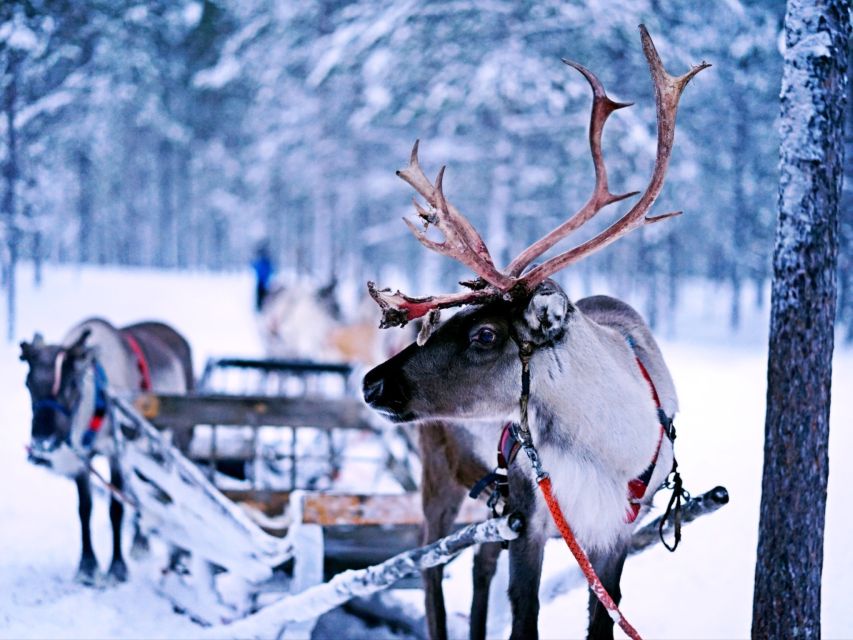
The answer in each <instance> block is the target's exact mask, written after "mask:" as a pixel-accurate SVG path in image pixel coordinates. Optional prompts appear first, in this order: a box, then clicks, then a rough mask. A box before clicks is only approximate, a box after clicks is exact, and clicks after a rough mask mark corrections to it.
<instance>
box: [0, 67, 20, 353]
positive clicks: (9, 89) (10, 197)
mask: <svg viewBox="0 0 853 640" xmlns="http://www.w3.org/2000/svg"><path fill="white" fill-rule="evenodd" d="M18 55H19V54H18V53H17V52H16V51H11V52H10V53H9V66H8V74H9V80H8V84H7V85H6V91H5V92H4V93H5V95H4V100H3V111H4V112H5V114H6V166H5V167H4V168H3V174H4V177H5V178H6V192H5V194H4V196H3V212H4V213H5V214H6V242H7V243H8V248H9V252H8V253H9V255H8V260H9V262H8V264H7V266H6V283H5V284H6V312H7V313H6V339H7V340H8V341H9V342H11V341H12V340H14V339H15V302H16V291H15V267H16V266H17V264H16V263H17V251H18V227H17V221H16V220H15V205H16V203H15V188H16V186H17V180H18V141H17V131H16V130H15V107H16V104H15V103H16V101H17V98H18V95H17V93H18V64H19V63H20V59H19V57H18Z"/></svg>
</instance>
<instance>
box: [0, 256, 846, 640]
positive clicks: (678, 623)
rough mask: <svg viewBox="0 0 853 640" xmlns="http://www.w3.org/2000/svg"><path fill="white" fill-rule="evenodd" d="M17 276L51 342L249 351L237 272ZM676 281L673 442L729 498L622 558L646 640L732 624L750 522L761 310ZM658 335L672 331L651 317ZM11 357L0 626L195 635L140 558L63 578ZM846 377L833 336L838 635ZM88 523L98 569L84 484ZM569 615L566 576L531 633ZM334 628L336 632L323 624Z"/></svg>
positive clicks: (831, 580) (61, 544)
mask: <svg viewBox="0 0 853 640" xmlns="http://www.w3.org/2000/svg"><path fill="white" fill-rule="evenodd" d="M19 277H20V282H19V286H20V290H21V299H20V309H19V311H20V317H19V325H18V326H19V330H18V336H19V339H24V338H26V339H30V338H31V337H32V334H33V332H34V331H35V330H39V331H41V332H43V333H44V335H45V337H46V338H47V339H48V340H58V339H59V338H60V337H61V336H62V335H63V333H64V332H65V331H66V330H67V329H68V328H69V327H70V326H71V325H72V324H73V323H75V322H76V321H78V320H80V319H82V318H83V317H84V316H87V315H92V314H101V315H104V316H105V317H107V318H108V319H110V320H111V321H113V322H115V323H116V324H124V323H129V322H132V321H136V320H142V319H146V318H158V319H163V320H165V321H167V322H171V323H173V324H174V325H175V326H176V327H177V328H178V329H179V330H181V331H182V332H184V333H185V334H186V335H187V336H188V337H189V339H190V342H191V343H192V345H193V348H194V350H195V357H196V364H197V365H198V366H200V365H201V364H202V363H203V361H204V359H205V358H206V357H207V356H208V355H220V354H242V355H258V354H259V353H260V344H259V342H258V340H257V337H256V332H255V326H254V321H253V317H252V313H251V295H252V286H251V279H250V276H249V275H248V274H246V273H240V274H233V275H209V274H197V273H189V274H175V273H160V272H154V271H143V270H114V269H113V270H97V269H69V268H50V269H48V270H47V271H46V274H45V283H44V285H43V287H42V288H41V289H38V290H34V289H33V287H32V285H31V280H32V276H31V274H30V273H29V272H28V271H27V270H26V269H25V270H23V273H22V274H21V275H20V276H19ZM600 290H601V291H602V292H606V291H605V288H601V289H600ZM687 293H688V294H689V295H686V296H685V303H684V310H683V311H680V312H679V314H678V316H677V318H676V322H675V328H676V329H677V331H676V332H675V333H674V335H676V336H677V338H676V339H673V340H663V341H662V348H663V351H664V355H665V356H666V358H667V362H668V363H669V366H670V368H671V370H672V372H673V376H674V378H675V381H676V385H677V387H678V391H679V395H680V399H681V412H680V414H679V416H678V417H677V420H676V424H677V426H678V433H679V437H678V440H677V442H676V447H677V454H678V458H679V463H680V467H681V469H682V472H683V475H684V479H685V483H686V485H687V487H688V488H689V489H691V490H693V491H694V492H700V491H704V490H707V489H710V488H711V487H713V486H714V485H716V484H722V485H725V486H726V487H727V488H728V489H729V492H730V494H731V503H730V504H729V505H727V506H726V507H724V508H723V509H722V510H721V511H720V512H718V513H717V514H714V515H712V516H708V517H707V518H704V519H701V520H700V521H698V522H696V523H693V524H691V525H689V526H688V527H686V529H685V531H684V541H683V542H682V546H681V547H680V548H679V550H678V551H677V552H676V553H675V554H670V553H668V552H667V551H666V550H664V549H663V548H656V549H654V550H652V551H648V552H646V553H644V554H642V555H640V556H638V557H634V558H632V559H631V560H629V561H628V563H627V565H626V569H625V574H624V579H623V584H622V588H623V605H622V611H623V613H624V614H625V615H626V617H627V618H628V619H629V620H630V621H631V623H632V624H633V625H634V626H635V627H636V628H637V629H638V630H639V631H640V632H641V634H644V635H645V636H646V637H649V638H745V637H748V635H749V624H750V613H751V599H752V582H753V570H754V555H755V547H756V539H757V525H758V505H759V493H760V481H761V459H762V439H763V424H764V400H765V365H766V326H767V319H766V317H765V316H764V315H762V314H761V313H759V312H756V311H753V310H751V309H749V308H745V309H744V311H745V315H746V316H747V317H746V318H745V326H744V329H743V330H741V331H740V332H739V333H738V334H737V335H736V336H734V337H731V336H729V334H728V332H727V329H726V328H725V321H726V318H727V311H728V298H727V295H726V294H725V292H722V291H716V290H712V289H709V288H706V287H702V286H699V285H696V286H693V287H691V288H690V289H689V291H688V292H687ZM747 307H749V305H747ZM2 313H4V312H2ZM2 313H0V323H2V325H5V316H4V315H2ZM660 333H661V334H662V335H668V334H669V335H672V331H671V330H670V329H669V328H668V327H666V326H665V327H664V329H663V330H662V331H661V332H660ZM17 356H18V349H17V344H15V345H8V344H3V345H0V388H2V389H3V391H2V399H3V402H2V403H0V637H2V638H24V637H27V638H45V637H57V638H60V637H61V638H83V637H85V638H106V637H120V638H138V637H152V638H153V637H162V638H189V637H197V636H198V635H199V633H200V628H199V627H197V626H196V625H194V624H193V623H192V622H190V621H189V620H188V619H187V618H186V617H183V616H180V615H177V614H175V613H173V612H172V610H171V606H170V605H169V604H168V603H167V602H166V601H165V600H163V599H162V598H160V597H159V596H158V595H157V594H156V591H155V588H154V585H155V583H156V580H157V570H158V566H159V565H158V562H157V561H156V560H149V561H145V562H143V563H137V562H135V561H133V560H129V563H130V570H131V581H130V582H129V583H127V584H125V585H121V586H119V587H106V588H102V589H91V588H86V587H82V586H79V585H77V584H75V583H74V582H73V581H72V578H73V575H74V571H75V569H76V565H77V561H78V559H79V551H80V543H79V527H78V519H77V513H76V511H77V501H76V492H75V490H74V486H73V483H71V482H70V481H68V480H65V479H62V478H59V477H56V476H54V475H52V474H50V473H49V472H48V471H46V470H44V469H41V468H36V467H33V466H31V465H29V464H28V463H27V462H26V455H25V452H24V445H25V444H26V443H27V441H28V439H29V418H30V409H29V404H28V394H27V393H26V390H25V388H24V385H23V378H24V375H25V367H24V365H23V364H22V363H20V362H19V361H18V357H17ZM792 364H794V365H795V363H792ZM850 389H853V351H851V350H850V349H845V348H843V347H837V350H836V357H835V362H834V389H833V391H834V393H833V407H832V432H831V434H832V435H831V441H830V464H831V473H830V486H829V502H828V507H827V526H826V529H827V530H826V548H825V560H824V589H823V634H824V637H826V638H849V637H851V636H853V611H851V608H850V595H849V594H850V593H853V550H851V547H850V545H849V544H847V540H846V538H847V534H848V532H849V530H850V528H851V523H853V516H851V513H853V504H851V502H853V501H852V500H851V493H850V489H849V488H850V487H851V486H853V465H850V464H848V460H847V459H846V457H845V456H848V455H850V452H851V451H853V431H851V429H850V426H851V424H853V398H851V396H850ZM568 517H569V519H570V520H571V514H568ZM126 529H127V530H128V532H129V529H130V527H126ZM92 530H93V536H94V540H95V547H96V551H97V553H98V557H99V559H100V562H101V567H102V568H103V569H105V568H106V566H107V563H108V560H109V555H110V542H109V539H110V533H109V522H108V518H107V507H106V499H105V496H104V495H103V494H101V495H100V496H99V497H96V504H95V511H94V516H93V523H92ZM126 533H127V532H126ZM127 546H129V545H127ZM571 563H572V560H571V557H570V555H569V553H568V551H567V550H566V549H565V548H564V547H563V546H562V543H561V542H560V541H554V542H553V543H551V544H550V545H549V547H548V549H547V551H546V559H545V564H546V569H545V572H546V575H551V574H553V573H556V572H557V571H559V570H561V569H563V568H565V567H567V566H570V564H571ZM448 573H449V576H450V577H449V579H448V580H447V581H446V590H447V593H448V597H447V600H448V607H449V609H450V610H451V615H453V616H454V617H457V618H458V617H461V616H463V615H465V614H467V607H468V598H469V594H470V554H468V555H464V556H463V557H462V558H461V559H460V560H458V561H457V562H455V563H454V564H452V565H451V566H450V567H449V570H448ZM418 598H419V596H418V595H416V594H414V593H412V594H409V595H408V596H407V599H415V600H417V599H418ZM585 619H586V593H585V591H584V590H576V591H574V592H573V593H571V594H568V595H566V596H562V597H560V598H558V599H557V600H556V601H554V602H551V603H547V604H545V605H544V606H543V609H542V614H541V617H540V629H541V635H542V637H543V638H575V637H582V636H583V632H584V625H585ZM346 636H347V634H346V632H345V631H343V630H342V632H341V634H339V637H341V638H344V637H346Z"/></svg>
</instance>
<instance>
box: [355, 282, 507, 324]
mask: <svg viewBox="0 0 853 640" xmlns="http://www.w3.org/2000/svg"><path fill="white" fill-rule="evenodd" d="M367 291H368V292H369V293H370V297H371V298H373V299H374V300H375V301H376V304H378V305H379V309H380V310H381V311H382V320H381V321H380V322H379V328H380V329H387V328H389V327H396V326H400V327H404V326H405V325H406V324H407V323H408V322H409V321H410V320H415V319H417V318H421V317H423V316H425V315H427V314H428V313H429V312H430V311H433V310H435V309H449V308H451V307H460V306H464V305H467V304H485V303H487V302H491V301H493V300H497V299H498V298H499V297H500V296H501V293H500V292H499V291H497V290H496V289H494V288H492V287H489V288H487V289H478V290H476V291H462V292H460V293H450V294H446V295H440V296H427V297H425V298H413V297H410V296H407V295H406V294H404V293H401V292H400V291H399V290H398V291H395V292H394V293H391V289H377V288H376V284H375V283H373V282H368V283H367Z"/></svg>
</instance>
